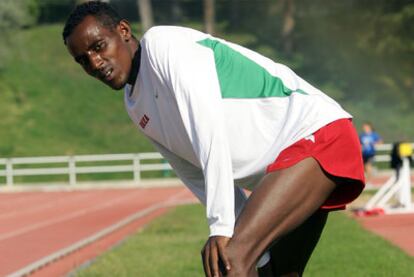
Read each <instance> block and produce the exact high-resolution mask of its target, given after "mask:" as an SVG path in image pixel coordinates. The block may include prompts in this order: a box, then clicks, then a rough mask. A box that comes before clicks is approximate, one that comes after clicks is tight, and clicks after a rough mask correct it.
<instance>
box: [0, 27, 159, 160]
mask: <svg viewBox="0 0 414 277" xmlns="http://www.w3.org/2000/svg"><path fill="white" fill-rule="evenodd" d="M61 30H62V26H61V25H51V26H40V27H36V28H32V29H28V30H24V31H21V32H18V33H16V34H15V36H14V45H15V48H14V49H13V51H11V55H12V57H10V59H9V60H10V61H11V62H9V64H8V66H7V68H5V70H3V71H1V72H0V91H1V93H0V117H1V119H2V120H1V121H0V130H3V131H2V133H1V137H0V156H3V157H4V156H6V157H13V156H38V155H67V154H89V153H125V152H144V151H152V150H153V148H152V146H151V145H150V143H149V142H148V141H147V140H146V139H144V138H143V137H142V135H140V134H139V133H138V131H137V129H136V128H135V127H134V125H133V124H132V122H131V120H130V119H129V118H128V115H127V113H126V112H125V109H124V104H123V92H122V91H113V90H111V89H109V88H107V87H106V86H105V85H103V84H101V83H99V82H98V81H96V80H93V78H91V77H89V76H87V75H86V74H85V73H84V72H83V70H82V69H81V67H80V66H79V65H77V64H76V63H74V62H73V61H72V58H71V57H70V55H69V54H68V53H67V50H66V48H65V46H64V45H63V42H62V39H61Z"/></svg>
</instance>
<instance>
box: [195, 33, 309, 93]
mask: <svg viewBox="0 0 414 277" xmlns="http://www.w3.org/2000/svg"><path fill="white" fill-rule="evenodd" d="M198 43H199V44H201V45H203V46H206V47H208V48H211V49H212V50H213V52H214V60H215V62H216V69H217V74H218V78H219V82H220V88H221V94H222V96H223V98H265V97H286V96H289V95H291V94H292V93H293V92H298V93H302V94H306V93H305V92H304V91H302V90H296V91H292V90H291V89H289V88H287V87H285V86H284V84H283V82H282V81H281V80H280V78H277V77H275V76H272V75H271V74H269V72H267V71H266V70H265V69H264V68H263V67H261V66H260V65H258V64H257V63H255V62H254V61H252V60H250V59H249V58H247V57H245V56H243V55H242V54H240V53H239V52H237V51H235V50H233V49H232V48H230V47H228V46H227V45H225V44H223V43H220V42H219V41H217V40H213V39H209V38H207V39H204V40H201V41H198Z"/></svg>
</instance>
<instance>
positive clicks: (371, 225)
mask: <svg viewBox="0 0 414 277" xmlns="http://www.w3.org/2000/svg"><path fill="white" fill-rule="evenodd" d="M189 200H190V201H194V197H193V196H192V195H191V194H190V192H189V191H187V190H186V189H185V188H183V187H175V188H152V189H122V190H115V189H112V190H110V189H108V190H91V191H73V192H23V193H1V194H0V276H5V275H7V274H11V273H13V272H16V271H17V270H19V269H21V268H24V267H26V266H27V265H29V264H32V263H33V262H35V261H38V260H40V259H42V258H44V257H47V256H49V255H51V254H52V253H56V252H57V251H59V250H61V249H64V248H66V247H68V246H71V245H73V244H74V243H76V242H79V241H82V240H84V239H85V238H87V237H90V236H92V235H94V234H96V233H98V232H100V231H101V230H103V229H105V228H107V227H108V226H111V225H113V224H115V223H117V222H120V221H121V220H123V219H125V218H128V217H129V216H131V215H134V214H137V213H138V212H140V211H146V210H147V211H149V212H148V213H146V214H143V215H142V216H140V217H139V218H137V219H136V220H134V221H133V222H131V223H129V224H127V225H125V226H124V227H122V228H119V229H117V230H116V231H114V232H112V233H110V234H108V235H106V236H105V237H103V238H101V239H99V240H97V241H96V242H94V243H91V244H89V245H87V246H85V247H83V248H81V249H79V250H77V251H75V252H73V253H69V254H67V255H66V256H65V257H64V258H60V259H58V260H56V261H54V262H53V263H51V264H48V265H47V266H44V267H43V268H41V269H40V270H36V271H35V272H34V274H33V275H34V276H62V275H65V274H66V273H68V272H70V271H71V270H73V269H74V268H76V267H77V266H79V265H81V264H82V263H84V262H85V261H88V260H91V259H93V258H94V257H96V256H97V255H99V254H101V253H102V252H104V251H105V250H107V249H108V248H110V247H111V246H113V245H115V244H116V243H118V242H119V241H121V240H122V239H124V238H125V237H126V236H127V235H128V234H131V233H133V232H135V231H136V230H137V229H139V228H140V227H141V226H143V225H144V224H146V223H147V222H149V221H150V220H152V219H153V218H154V217H156V216H159V215H161V214H163V213H164V212H165V211H166V210H167V209H168V205H174V204H179V203H181V202H185V201H189ZM159 203H162V204H165V206H162V205H161V206H157V205H158V204H159ZM149 208H153V209H151V210H149ZM358 220H359V221H360V222H361V223H362V225H363V226H364V227H365V228H367V229H369V230H371V231H373V232H374V233H376V234H378V235H380V236H383V237H384V238H386V239H388V240H390V241H391V242H392V243H394V244H395V245H397V246H399V247H400V248H402V249H403V250H404V251H406V252H407V253H408V254H410V255H412V256H414V236H413V234H414V214H406V215H381V216H376V217H361V218H358Z"/></svg>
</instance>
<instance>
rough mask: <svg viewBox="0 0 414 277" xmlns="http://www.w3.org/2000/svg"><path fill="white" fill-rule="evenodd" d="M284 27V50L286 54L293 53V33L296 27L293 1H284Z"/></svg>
mask: <svg viewBox="0 0 414 277" xmlns="http://www.w3.org/2000/svg"><path fill="white" fill-rule="evenodd" d="M282 2H283V26H282V32H281V34H282V40H283V50H284V51H285V53H286V54H288V55H289V54H290V53H291V52H292V47H293V46H292V45H293V43H292V33H293V29H294V27H295V19H294V12H295V9H294V5H293V0H283V1H282Z"/></svg>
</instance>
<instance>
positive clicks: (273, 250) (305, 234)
mask: <svg viewBox="0 0 414 277" xmlns="http://www.w3.org/2000/svg"><path fill="white" fill-rule="evenodd" d="M327 218H328V212H327V211H323V210H318V211H317V212H315V213H314V214H313V215H312V216H311V217H309V218H308V219H307V220H306V221H305V222H304V223H302V224H301V225H299V226H298V227H297V228H296V229H294V230H293V231H291V232H290V233H288V234H287V235H285V236H284V237H282V238H280V239H279V240H278V241H277V242H276V243H275V244H274V245H272V246H271V247H270V249H269V251H270V256H271V260H270V263H271V268H272V272H273V276H283V275H285V274H288V273H292V272H296V273H298V274H299V276H302V274H303V271H304V270H305V266H306V264H307V263H308V261H309V258H310V256H311V255H312V252H313V250H314V249H315V246H316V244H317V243H318V241H319V238H320V236H321V233H322V230H323V228H324V226H325V223H326V220H327Z"/></svg>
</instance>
